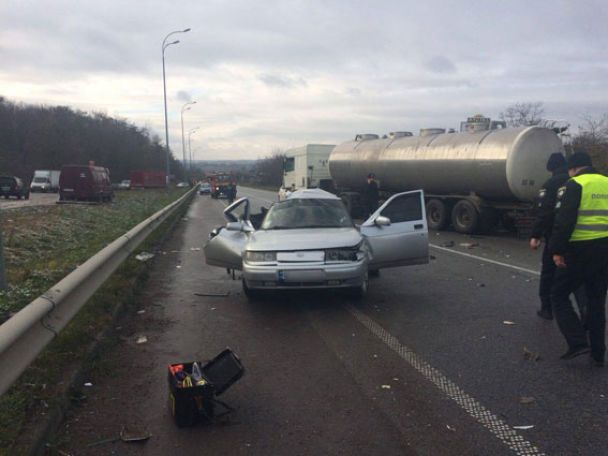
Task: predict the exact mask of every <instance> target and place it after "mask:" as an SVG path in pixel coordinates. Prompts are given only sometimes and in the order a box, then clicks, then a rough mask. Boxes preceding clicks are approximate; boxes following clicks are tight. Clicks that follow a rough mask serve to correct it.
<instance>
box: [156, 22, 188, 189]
mask: <svg viewBox="0 0 608 456" xmlns="http://www.w3.org/2000/svg"><path fill="white" fill-rule="evenodd" d="M189 31H190V29H189V28H187V29H184V30H175V31H174V32H171V33H169V34H168V35H167V36H166V37H165V39H164V40H163V45H162V56H163V99H164V102H165V143H166V148H167V152H166V163H165V172H166V173H167V177H166V180H167V188H169V174H170V173H171V165H170V160H169V155H170V154H171V149H170V148H169V120H168V117H167V79H166V76H165V49H167V48H168V47H169V46H171V45H172V44H177V43H179V40H175V41H172V42H171V43H167V39H168V38H169V37H170V36H171V35H175V34H176V33H186V32H189Z"/></svg>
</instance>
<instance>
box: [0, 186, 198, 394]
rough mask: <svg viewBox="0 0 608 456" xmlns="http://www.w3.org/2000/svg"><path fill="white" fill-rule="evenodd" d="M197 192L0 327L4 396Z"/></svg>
mask: <svg viewBox="0 0 608 456" xmlns="http://www.w3.org/2000/svg"><path fill="white" fill-rule="evenodd" d="M196 190H197V187H196V186H195V187H194V188H193V189H192V190H190V191H189V192H187V193H186V194H185V195H183V196H182V197H181V198H179V199H178V200H176V201H174V202H173V203H171V204H169V205H168V206H166V207H164V208H163V209H161V210H160V211H158V212H156V213H155V214H154V215H152V216H151V217H149V218H147V219H146V220H144V221H143V222H141V223H139V224H138V225H137V226H135V227H134V228H132V229H131V230H129V231H128V232H127V233H125V234H123V235H122V236H120V237H119V238H118V239H115V240H114V241H112V242H111V243H110V244H108V245H107V246H106V247H104V248H103V249H102V250H100V251H99V252H97V253H96V254H95V255H93V256H92V257H91V258H89V259H88V260H87V261H86V262H84V263H83V264H81V265H80V266H78V267H77V268H76V269H75V270H74V271H73V272H71V273H70V274H68V275H67V276H66V277H65V278H63V279H62V280H61V281H59V282H58V283H56V284H55V285H53V286H52V287H51V288H50V289H48V290H47V291H46V292H45V293H44V294H42V295H41V296H39V297H38V298H36V299H34V300H33V301H32V302H30V303H29V304H28V305H27V306H25V307H24V308H23V309H21V310H20V311H19V312H18V313H16V314H15V315H14V316H13V317H11V318H10V319H9V320H7V321H6V322H4V324H2V325H1V326H0V395H2V394H4V393H5V392H6V390H7V389H8V388H9V387H10V386H11V385H12V384H13V383H14V382H15V380H17V378H19V376H20V375H21V374H22V373H23V371H25V369H27V367H28V366H29V365H30V364H31V363H32V362H33V361H34V360H35V359H36V357H37V356H38V355H39V354H40V352H41V351H42V350H43V349H44V348H45V347H46V346H47V345H48V344H49V342H51V341H52V340H53V339H54V338H55V337H57V335H58V334H59V332H60V331H61V330H62V329H63V328H64V327H65V326H66V325H67V324H68V323H69V322H70V321H71V320H72V318H73V317H74V316H75V315H76V314H77V313H78V311H79V310H80V309H81V308H82V307H83V306H84V305H85V304H86V302H87V301H88V300H89V298H90V297H91V296H92V295H93V294H94V293H95V291H97V289H98V288H99V287H100V286H101V285H102V284H103V283H104V282H105V281H106V280H107V279H108V278H109V277H110V276H111V275H112V274H113V273H114V271H115V270H116V269H117V268H118V267H119V266H120V265H121V263H122V262H123V261H124V260H125V259H126V258H127V257H128V256H129V255H131V253H133V251H134V250H135V249H136V248H137V246H139V244H141V242H142V241H144V239H146V238H147V237H148V236H149V235H150V233H152V232H153V231H154V230H155V229H156V228H157V227H158V226H159V225H160V224H161V223H162V222H164V221H165V220H166V219H167V218H169V217H170V216H171V215H172V214H173V213H174V212H175V210H176V209H177V208H178V207H179V206H181V205H182V204H183V203H184V202H185V201H186V200H187V199H188V198H189V197H190V196H191V195H192V194H193V193H194V192H196Z"/></svg>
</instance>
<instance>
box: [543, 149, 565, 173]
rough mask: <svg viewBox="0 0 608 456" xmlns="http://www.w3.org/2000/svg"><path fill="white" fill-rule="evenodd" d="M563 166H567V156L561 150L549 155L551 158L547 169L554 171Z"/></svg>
mask: <svg viewBox="0 0 608 456" xmlns="http://www.w3.org/2000/svg"><path fill="white" fill-rule="evenodd" d="M563 166H566V158H565V157H564V155H563V154H562V153H561V152H555V153H554V154H551V155H550V156H549V160H547V171H549V172H553V171H555V170H556V169H558V168H561V167H563Z"/></svg>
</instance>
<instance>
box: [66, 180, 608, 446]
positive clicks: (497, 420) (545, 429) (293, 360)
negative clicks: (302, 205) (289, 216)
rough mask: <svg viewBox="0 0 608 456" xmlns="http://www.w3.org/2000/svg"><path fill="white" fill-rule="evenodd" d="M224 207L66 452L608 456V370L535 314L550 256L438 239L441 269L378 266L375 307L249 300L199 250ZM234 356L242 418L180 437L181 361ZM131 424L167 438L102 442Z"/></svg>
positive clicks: (78, 413)
mask: <svg viewBox="0 0 608 456" xmlns="http://www.w3.org/2000/svg"><path fill="white" fill-rule="evenodd" d="M245 195H249V196H251V197H252V201H253V202H254V206H259V205H268V204H269V203H270V202H272V201H274V200H275V196H274V194H272V193H270V192H262V191H259V190H250V189H243V188H241V189H239V196H245ZM224 204H225V203H224V202H222V201H217V200H213V199H211V198H209V197H208V196H197V197H196V199H195V201H194V203H193V204H192V206H191V208H190V211H189V214H188V217H187V218H186V219H185V220H183V221H182V222H181V223H180V226H179V227H178V229H177V230H176V232H175V233H174V235H173V237H172V239H171V240H170V241H169V242H168V243H167V245H166V246H165V252H164V254H162V253H161V254H159V255H158V256H157V258H156V259H155V260H154V263H153V264H152V265H151V269H150V280H149V282H148V286H147V287H146V290H145V292H144V294H143V296H142V297H141V298H140V300H139V303H138V306H137V309H140V310H143V311H144V312H143V313H142V312H140V313H136V312H135V311H134V312H132V314H130V315H128V316H125V318H124V321H123V322H121V323H120V327H119V329H117V338H118V340H119V341H120V343H119V344H117V345H116V346H115V347H114V348H113V349H112V350H111V351H109V352H108V353H106V354H105V355H104V357H103V362H102V364H101V366H99V368H98V369H96V370H95V371H94V372H93V373H92V374H91V377H90V378H89V379H87V380H88V381H90V382H91V383H92V385H93V386H90V387H83V392H84V394H85V395H86V396H87V399H86V401H84V402H83V403H82V404H81V405H80V406H78V407H75V408H74V409H73V410H72V412H71V416H70V418H69V419H68V420H67V421H66V423H65V424H64V426H63V428H62V432H61V434H60V435H59V436H58V440H57V441H58V442H59V445H60V448H61V450H62V451H63V452H64V453H63V454H74V455H80V454H92V455H97V454H99V455H102V454H103V455H107V454H121V455H140V454H145V455H167V454H209V455H239V454H244V455H290V456H293V455H326V454H327V455H496V456H498V455H513V454H515V455H540V454H547V455H568V456H570V455H601V454H606V451H607V450H606V448H608V433H606V432H605V430H606V425H607V418H606V417H607V416H608V398H607V397H606V396H608V381H607V375H608V372H607V371H605V370H604V369H599V368H592V367H591V366H590V365H589V364H588V360H587V359H585V357H581V358H578V359H575V360H573V361H570V362H563V361H560V360H559V359H558V357H559V355H560V354H562V353H563V352H564V351H565V349H566V347H565V343H564V342H563V340H562V337H561V335H560V334H559V332H558V330H557V327H556V325H555V323H553V322H546V321H544V320H540V319H539V318H538V317H537V316H536V315H535V311H536V309H537V306H538V303H537V298H536V295H537V286H538V277H537V270H538V259H539V258H538V257H539V253H534V252H529V251H528V250H527V249H526V244H525V242H524V241H521V240H516V239H512V238H509V237H507V236H502V235H497V236H491V237H490V236H487V237H469V236H461V235H457V234H454V233H447V234H445V233H442V234H441V235H437V234H435V233H431V235H430V238H431V242H432V244H433V245H434V246H435V247H432V248H431V255H432V260H431V262H430V264H428V265H424V266H416V267H409V268H396V269H387V270H383V271H381V276H380V277H379V278H377V279H373V280H372V282H371V284H370V291H369V294H368V296H367V297H366V298H365V299H364V300H363V301H360V302H357V301H351V300H350V298H349V297H347V296H343V295H340V294H339V293H332V292H328V293H290V294H287V295H282V296H279V297H276V298H274V299H268V300H266V301H263V302H256V303H249V302H248V301H247V299H246V298H245V297H244V296H243V295H242V293H241V285H240V282H239V281H238V280H232V279H231V277H230V276H229V275H227V274H226V271H224V270H222V269H218V268H213V267H209V266H207V265H206V264H205V262H204V255H203V253H202V251H201V250H198V249H200V248H201V247H202V246H203V245H204V243H205V241H206V239H207V235H208V233H209V231H210V230H211V229H213V228H214V227H216V226H219V225H221V224H223V219H222V215H221V211H222V209H223V208H224ZM461 244H464V245H461ZM195 293H199V294H204V293H228V296H225V297H210V296H198V295H196V294H195ZM144 335H145V336H146V337H147V342H146V343H144V344H137V343H136V341H137V339H138V338H139V337H140V336H144ZM226 346H230V347H231V348H232V349H233V350H234V351H235V352H236V353H237V354H238V355H239V356H240V357H241V359H242V361H243V364H244V365H245V368H246V374H245V376H244V377H243V378H242V379H241V380H240V381H239V382H238V383H236V384H235V385H234V386H232V388H230V389H229V390H228V391H227V392H226V393H225V394H224V395H223V396H221V399H223V400H224V401H226V402H228V403H229V404H230V405H232V406H233V407H235V408H236V412H235V413H234V414H233V416H232V417H231V419H230V421H229V422H228V423H225V424H215V425H198V426H195V427H193V428H186V429H180V428H177V427H176V426H175V425H174V423H173V421H172V417H171V415H170V413H169V411H168V407H167V395H168V392H167V384H166V382H167V380H166V368H167V365H168V364H169V363H172V362H182V361H191V360H204V359H209V358H211V357H213V356H214V355H216V354H217V353H219V352H220V351H221V350H222V349H223V348H225V347H226ZM526 351H527V352H531V353H534V354H536V355H538V356H540V359H539V360H533V359H530V358H536V356H531V357H530V356H526V355H525V352H526ZM122 426H137V427H141V426H143V427H145V428H146V429H147V430H148V431H149V432H150V433H151V434H152V437H151V438H150V440H149V441H147V443H143V444H128V443H124V442H105V443H103V442H104V441H105V440H106V439H112V438H116V437H118V435H119V433H120V430H121V428H122ZM99 442H102V443H99ZM95 443H98V444H97V445H93V446H90V445H91V444H95Z"/></svg>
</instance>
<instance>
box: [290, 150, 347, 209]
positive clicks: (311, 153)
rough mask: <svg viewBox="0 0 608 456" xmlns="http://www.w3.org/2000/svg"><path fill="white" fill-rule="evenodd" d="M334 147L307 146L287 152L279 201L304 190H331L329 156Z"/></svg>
mask: <svg viewBox="0 0 608 456" xmlns="http://www.w3.org/2000/svg"><path fill="white" fill-rule="evenodd" d="M334 147H336V146H335V145H333V144H306V145H305V146H301V147H296V148H294V149H289V150H287V151H285V163H284V164H283V185H282V186H281V189H280V190H279V201H281V200H283V199H284V198H285V196H286V195H287V193H288V192H292V191H295V190H300V189H303V188H321V189H323V190H330V189H331V188H332V179H331V175H330V174H329V154H330V153H331V151H332V150H333V148H334Z"/></svg>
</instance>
